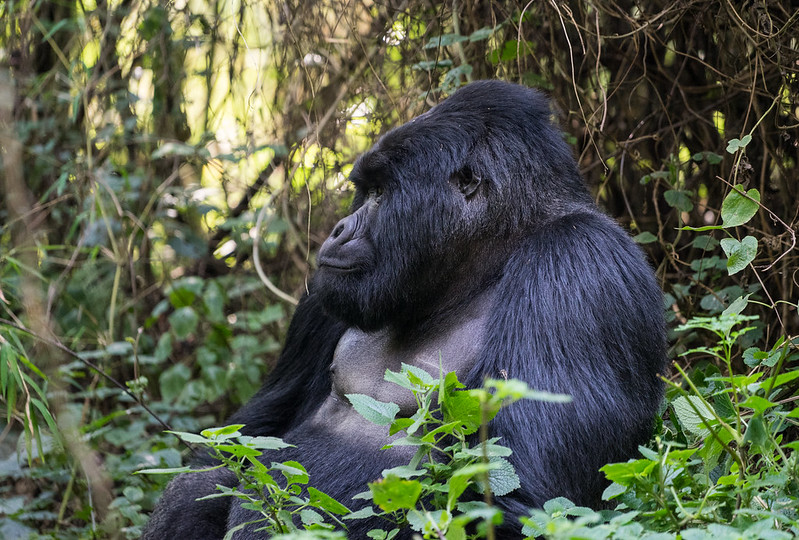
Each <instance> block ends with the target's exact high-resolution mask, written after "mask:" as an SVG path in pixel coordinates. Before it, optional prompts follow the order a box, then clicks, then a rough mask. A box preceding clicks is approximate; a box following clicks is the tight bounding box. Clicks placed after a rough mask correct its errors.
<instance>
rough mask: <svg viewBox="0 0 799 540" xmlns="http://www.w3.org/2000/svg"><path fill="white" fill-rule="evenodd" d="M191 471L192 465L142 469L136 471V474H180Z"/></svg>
mask: <svg viewBox="0 0 799 540" xmlns="http://www.w3.org/2000/svg"><path fill="white" fill-rule="evenodd" d="M191 471H192V468H191V467H172V468H169V469H141V470H138V471H136V474H180V473H187V472H191Z"/></svg>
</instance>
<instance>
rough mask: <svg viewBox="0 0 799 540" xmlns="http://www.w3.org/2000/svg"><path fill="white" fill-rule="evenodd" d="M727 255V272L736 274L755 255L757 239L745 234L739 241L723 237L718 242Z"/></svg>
mask: <svg viewBox="0 0 799 540" xmlns="http://www.w3.org/2000/svg"><path fill="white" fill-rule="evenodd" d="M719 243H720V244H721V249H723V250H724V253H725V255H727V272H728V273H729V275H733V274H737V273H738V272H740V271H741V270H743V269H744V268H746V266H747V265H748V264H749V263H751V262H752V261H753V260H755V257H756V256H757V239H756V238H755V237H754V236H747V237H745V238H744V239H743V240H741V241H740V242H739V241H738V240H736V239H735V238H724V239H722V240H721V242H719Z"/></svg>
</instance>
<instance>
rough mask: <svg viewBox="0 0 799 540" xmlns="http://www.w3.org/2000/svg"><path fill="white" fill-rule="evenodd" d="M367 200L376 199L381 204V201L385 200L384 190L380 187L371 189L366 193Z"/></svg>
mask: <svg viewBox="0 0 799 540" xmlns="http://www.w3.org/2000/svg"><path fill="white" fill-rule="evenodd" d="M366 198H367V199H374V200H375V202H380V199H382V198H383V188H382V187H379V186H373V187H370V188H369V190H368V191H367V192H366Z"/></svg>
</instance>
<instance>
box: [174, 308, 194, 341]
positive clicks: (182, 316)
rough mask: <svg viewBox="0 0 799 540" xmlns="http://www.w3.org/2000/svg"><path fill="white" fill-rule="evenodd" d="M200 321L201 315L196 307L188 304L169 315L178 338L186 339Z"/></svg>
mask: <svg viewBox="0 0 799 540" xmlns="http://www.w3.org/2000/svg"><path fill="white" fill-rule="evenodd" d="M199 322H200V317H199V316H198V315H197V312H196V311H194V309H192V308H190V307H188V306H186V307H182V308H179V309H176V310H175V312H174V313H172V314H171V315H170V316H169V324H170V325H171V326H172V330H173V331H174V332H175V335H176V336H177V337H178V339H186V338H187V337H189V334H191V333H193V332H194V331H195V330H196V329H197V324H198V323H199Z"/></svg>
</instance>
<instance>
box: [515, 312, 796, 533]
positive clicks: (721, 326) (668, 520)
mask: <svg viewBox="0 0 799 540" xmlns="http://www.w3.org/2000/svg"><path fill="white" fill-rule="evenodd" d="M746 305H747V301H746V300H745V299H743V298H742V299H739V300H737V301H736V302H734V303H733V304H732V305H731V306H730V307H729V308H728V309H727V310H725V311H724V312H723V313H722V314H720V315H718V316H716V317H697V318H694V319H691V320H689V321H688V322H687V323H686V324H684V325H682V326H680V327H679V328H677V330H678V331H679V332H688V331H697V330H698V331H703V332H711V333H713V334H715V336H716V343H715V345H712V346H702V347H697V348H695V349H691V350H689V351H686V352H685V353H684V354H686V355H687V354H697V353H699V354H701V355H703V356H708V357H711V358H713V359H715V360H716V362H705V363H702V364H701V365H700V367H698V368H697V369H695V370H694V371H693V372H692V373H691V374H690V376H689V374H687V373H686V372H685V371H684V370H683V369H682V368H681V367H680V366H679V365H677V364H676V363H675V366H676V369H677V371H678V372H679V373H680V375H681V376H682V379H683V380H684V381H685V384H684V385H680V384H677V383H674V382H671V381H667V383H668V385H669V390H668V392H667V400H666V401H667V403H668V406H667V408H666V409H665V411H664V415H663V417H664V420H663V421H662V422H661V425H660V428H659V430H658V431H659V434H658V435H657V436H656V437H655V440H654V444H653V445H652V447H651V448H646V447H641V448H640V452H641V456H642V457H641V458H640V459H635V460H630V461H628V462H627V463H613V464H608V465H606V466H605V467H603V468H602V471H603V472H604V473H605V476H606V477H607V478H608V479H609V480H610V481H611V482H612V483H611V485H610V486H609V487H608V488H607V489H606V491H605V493H604V495H603V498H604V499H605V500H607V501H608V502H609V504H612V505H615V509H614V510H603V511H595V510H592V509H589V508H584V507H577V506H575V505H574V504H573V503H571V502H570V501H568V500H566V499H554V500H552V501H549V502H547V503H546V504H545V505H544V508H543V509H539V510H533V511H532V513H531V517H530V519H528V520H527V521H526V526H525V528H524V531H523V532H524V533H525V534H527V535H529V536H536V537H538V536H542V537H546V538H558V539H559V538H574V537H580V538H674V535H675V533H677V532H679V537H680V538H683V539H689V540H698V539H710V538H714V539H718V538H729V539H730V540H732V539H740V538H751V539H756V538H764V539H766V538H767V539H785V540H788V539H790V538H796V536H797V535H799V511H797V509H799V460H798V459H797V454H796V452H795V450H797V449H799V442H797V441H795V440H793V441H792V440H790V439H788V438H787V437H786V429H787V428H788V427H790V426H792V425H793V426H795V425H796V424H797V422H798V421H799V409H796V408H795V407H794V402H795V400H796V389H797V381H798V380H799V370H793V371H785V369H784V368H785V366H786V365H788V363H789V362H791V361H795V360H797V359H799V354H797V353H795V352H794V353H790V351H791V343H790V342H789V341H788V340H785V339H780V340H779V341H777V343H776V344H775V345H774V346H773V347H772V348H771V349H769V350H760V349H758V348H756V347H750V348H747V349H745V350H740V349H741V347H740V343H739V340H740V338H741V337H742V336H744V335H745V334H747V333H748V332H750V331H752V330H753V329H754V327H752V326H747V324H748V323H749V322H750V321H752V320H754V319H756V317H752V316H746V315H742V314H741V311H742V310H743V309H744V308H745V307H746ZM739 354H740V355H741V356H742V357H743V359H744V362H745V363H746V365H747V366H748V367H749V368H751V371H750V372H748V373H744V374H736V373H735V371H733V358H734V357H735V356H736V355H739ZM717 365H721V366H722V369H719V367H717Z"/></svg>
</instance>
